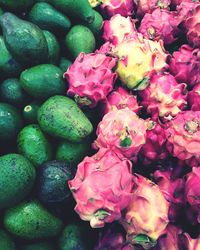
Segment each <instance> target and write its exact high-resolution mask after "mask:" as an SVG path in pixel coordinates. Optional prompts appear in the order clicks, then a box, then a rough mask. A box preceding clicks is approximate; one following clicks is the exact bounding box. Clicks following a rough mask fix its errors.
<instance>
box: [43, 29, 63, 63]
mask: <svg viewBox="0 0 200 250" xmlns="http://www.w3.org/2000/svg"><path fill="white" fill-rule="evenodd" d="M44 36H45V38H46V40H47V45H48V60H47V62H48V63H50V64H57V62H58V59H59V56H60V45H59V43H58V41H57V39H56V37H55V36H54V34H52V33H51V32H49V31H47V30H44Z"/></svg>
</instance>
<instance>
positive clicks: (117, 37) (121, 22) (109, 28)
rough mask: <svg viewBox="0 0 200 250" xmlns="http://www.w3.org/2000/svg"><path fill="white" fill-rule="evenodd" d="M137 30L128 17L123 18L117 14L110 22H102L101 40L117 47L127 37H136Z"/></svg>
mask: <svg viewBox="0 0 200 250" xmlns="http://www.w3.org/2000/svg"><path fill="white" fill-rule="evenodd" d="M136 36H137V30H136V28H135V23H134V21H133V19H131V18H130V17H127V18H126V17H123V16H121V15H119V14H117V15H114V16H113V17H112V18H111V19H110V20H106V21H104V24H103V39H104V40H105V41H109V42H111V43H112V44H113V45H118V44H119V43H121V42H122V41H123V40H124V39H126V38H127V37H136Z"/></svg>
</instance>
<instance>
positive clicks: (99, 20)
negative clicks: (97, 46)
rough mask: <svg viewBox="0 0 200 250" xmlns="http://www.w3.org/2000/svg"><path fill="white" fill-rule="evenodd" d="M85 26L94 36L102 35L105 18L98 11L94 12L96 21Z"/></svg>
mask: <svg viewBox="0 0 200 250" xmlns="http://www.w3.org/2000/svg"><path fill="white" fill-rule="evenodd" d="M85 25H86V26H87V27H88V28H89V29H90V30H91V31H92V32H93V33H94V35H100V32H101V29H102V26H103V17H102V16H101V14H100V13H99V12H98V11H96V10H94V21H93V22H92V23H88V24H87V23H86V24H85Z"/></svg>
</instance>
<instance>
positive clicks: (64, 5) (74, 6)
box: [50, 0, 94, 23]
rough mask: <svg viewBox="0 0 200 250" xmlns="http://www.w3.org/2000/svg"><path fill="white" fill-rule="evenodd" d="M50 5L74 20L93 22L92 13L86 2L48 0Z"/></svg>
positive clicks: (85, 0)
mask: <svg viewBox="0 0 200 250" xmlns="http://www.w3.org/2000/svg"><path fill="white" fill-rule="evenodd" d="M50 2H51V4H52V5H53V6H54V7H55V8H56V9H59V10H60V11H62V12H63V13H65V14H66V15H69V16H72V17H74V18H75V19H81V20H82V21H85V22H87V23H92V22H93V20H94V12H93V9H92V7H91V6H90V4H89V2H88V0H50Z"/></svg>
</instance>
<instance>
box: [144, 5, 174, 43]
mask: <svg viewBox="0 0 200 250" xmlns="http://www.w3.org/2000/svg"><path fill="white" fill-rule="evenodd" d="M158 20H159V21H158ZM177 26H178V19H177V17H176V15H175V14H174V12H170V11H168V10H166V9H160V8H157V9H155V10H153V11H152V13H146V14H145V15H144V17H143V19H142V21H141V24H140V27H139V32H140V33H141V34H143V35H144V37H145V38H147V39H151V40H156V41H159V40H160V39H162V40H163V41H164V44H171V43H173V42H174V41H175V40H176V39H177V38H178V34H179V29H178V27H177Z"/></svg>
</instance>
